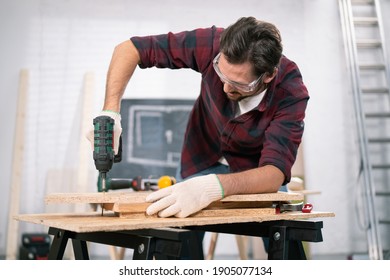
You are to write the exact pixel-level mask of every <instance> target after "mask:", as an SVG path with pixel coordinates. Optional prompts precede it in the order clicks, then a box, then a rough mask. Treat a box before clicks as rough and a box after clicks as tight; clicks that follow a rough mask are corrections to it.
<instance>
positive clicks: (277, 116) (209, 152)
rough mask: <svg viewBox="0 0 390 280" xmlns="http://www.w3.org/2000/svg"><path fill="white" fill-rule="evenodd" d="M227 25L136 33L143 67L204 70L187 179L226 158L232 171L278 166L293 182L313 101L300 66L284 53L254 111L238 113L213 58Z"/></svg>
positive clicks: (186, 155) (185, 154)
mask: <svg viewBox="0 0 390 280" xmlns="http://www.w3.org/2000/svg"><path fill="white" fill-rule="evenodd" d="M222 31H223V29H222V28H216V27H214V26H213V27H211V28H206V29H196V30H192V31H185V32H181V33H176V34H174V33H168V34H163V35H157V36H146V37H133V38H131V40H132V42H133V43H134V45H135V46H136V48H137V49H138V51H139V54H140V57H141V63H140V65H139V66H140V67H141V68H148V67H158V68H171V69H178V68H191V69H193V70H195V71H197V72H200V73H201V74H202V80H201V89H200V95H199V97H198V98H197V100H196V101H195V105H194V108H193V110H192V112H191V114H190V118H189V122H188V126H187V130H186V133H185V137H184V144H183V150H182V155H181V170H182V177H183V178H186V177H188V176H190V175H192V174H195V173H197V172H199V171H201V170H204V169H206V168H208V167H210V166H212V165H214V164H215V163H216V162H217V161H218V160H219V159H220V158H221V157H224V158H225V159H226V160H227V161H228V163H229V166H230V170H231V171H232V172H237V171H244V170H248V169H251V168H256V167H259V166H264V165H274V166H276V167H277V168H279V169H280V170H281V171H282V172H283V173H284V175H285V182H284V183H287V182H289V181H290V177H291V167H292V165H293V163H294V161H295V158H296V154H297V149H298V146H299V144H300V142H301V138H302V134H303V130H304V122H303V119H304V117H305V110H306V105H307V102H308V100H309V95H308V92H307V89H306V87H305V85H304V84H303V81H302V76H301V73H300V71H299V69H298V67H297V65H296V64H295V63H294V62H292V61H290V60H289V59H287V58H286V57H284V56H283V58H282V59H281V63H280V66H279V72H278V74H277V76H276V77H275V79H273V81H272V82H271V83H270V84H269V87H268V90H267V93H266V95H265V96H264V98H263V100H262V101H261V103H260V104H259V105H258V106H257V107H256V108H255V109H253V110H251V111H249V112H247V113H245V114H243V115H241V116H238V117H235V110H236V103H235V102H233V101H230V100H229V99H228V98H227V97H226V96H225V93H224V92H223V84H222V82H221V80H220V79H219V77H218V75H217V74H216V73H215V71H214V69H213V65H212V61H213V58H214V57H215V56H216V55H217V54H218V52H219V39H220V35H221V32H222Z"/></svg>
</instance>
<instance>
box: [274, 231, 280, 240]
mask: <svg viewBox="0 0 390 280" xmlns="http://www.w3.org/2000/svg"><path fill="white" fill-rule="evenodd" d="M279 239H280V233H279V232H278V231H277V232H275V233H274V240H276V241H277V240H279Z"/></svg>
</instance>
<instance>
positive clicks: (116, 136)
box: [86, 110, 122, 155]
mask: <svg viewBox="0 0 390 280" xmlns="http://www.w3.org/2000/svg"><path fill="white" fill-rule="evenodd" d="M98 116H108V117H111V118H112V119H114V122H115V124H114V152H115V155H117V154H118V149H119V138H120V136H121V134H122V125H121V115H120V113H117V112H114V111H105V110H103V111H102V112H101V113H100V114H99V115H98ZM98 116H97V117H98ZM86 136H87V139H88V140H89V142H90V143H91V147H92V150H93V149H94V126H93V123H91V127H90V130H89V131H88V132H87V135H86Z"/></svg>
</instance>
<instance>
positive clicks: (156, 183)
mask: <svg viewBox="0 0 390 280" xmlns="http://www.w3.org/2000/svg"><path fill="white" fill-rule="evenodd" d="M175 183H176V179H175V178H174V177H171V176H162V177H160V178H158V179H157V178H142V177H141V176H136V177H134V178H133V179H124V178H106V185H105V190H106V191H108V190H119V189H133V190H134V191H155V190H158V189H162V188H165V187H169V186H172V185H174V184H175ZM97 186H98V191H99V192H102V191H103V185H102V180H101V178H100V177H99V179H98V183H97Z"/></svg>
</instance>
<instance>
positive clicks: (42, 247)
mask: <svg viewBox="0 0 390 280" xmlns="http://www.w3.org/2000/svg"><path fill="white" fill-rule="evenodd" d="M50 242H51V238H50V235H48V234H44V233H24V234H22V244H21V246H20V247H19V259H20V260H47V259H48V256H49V250H50Z"/></svg>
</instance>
